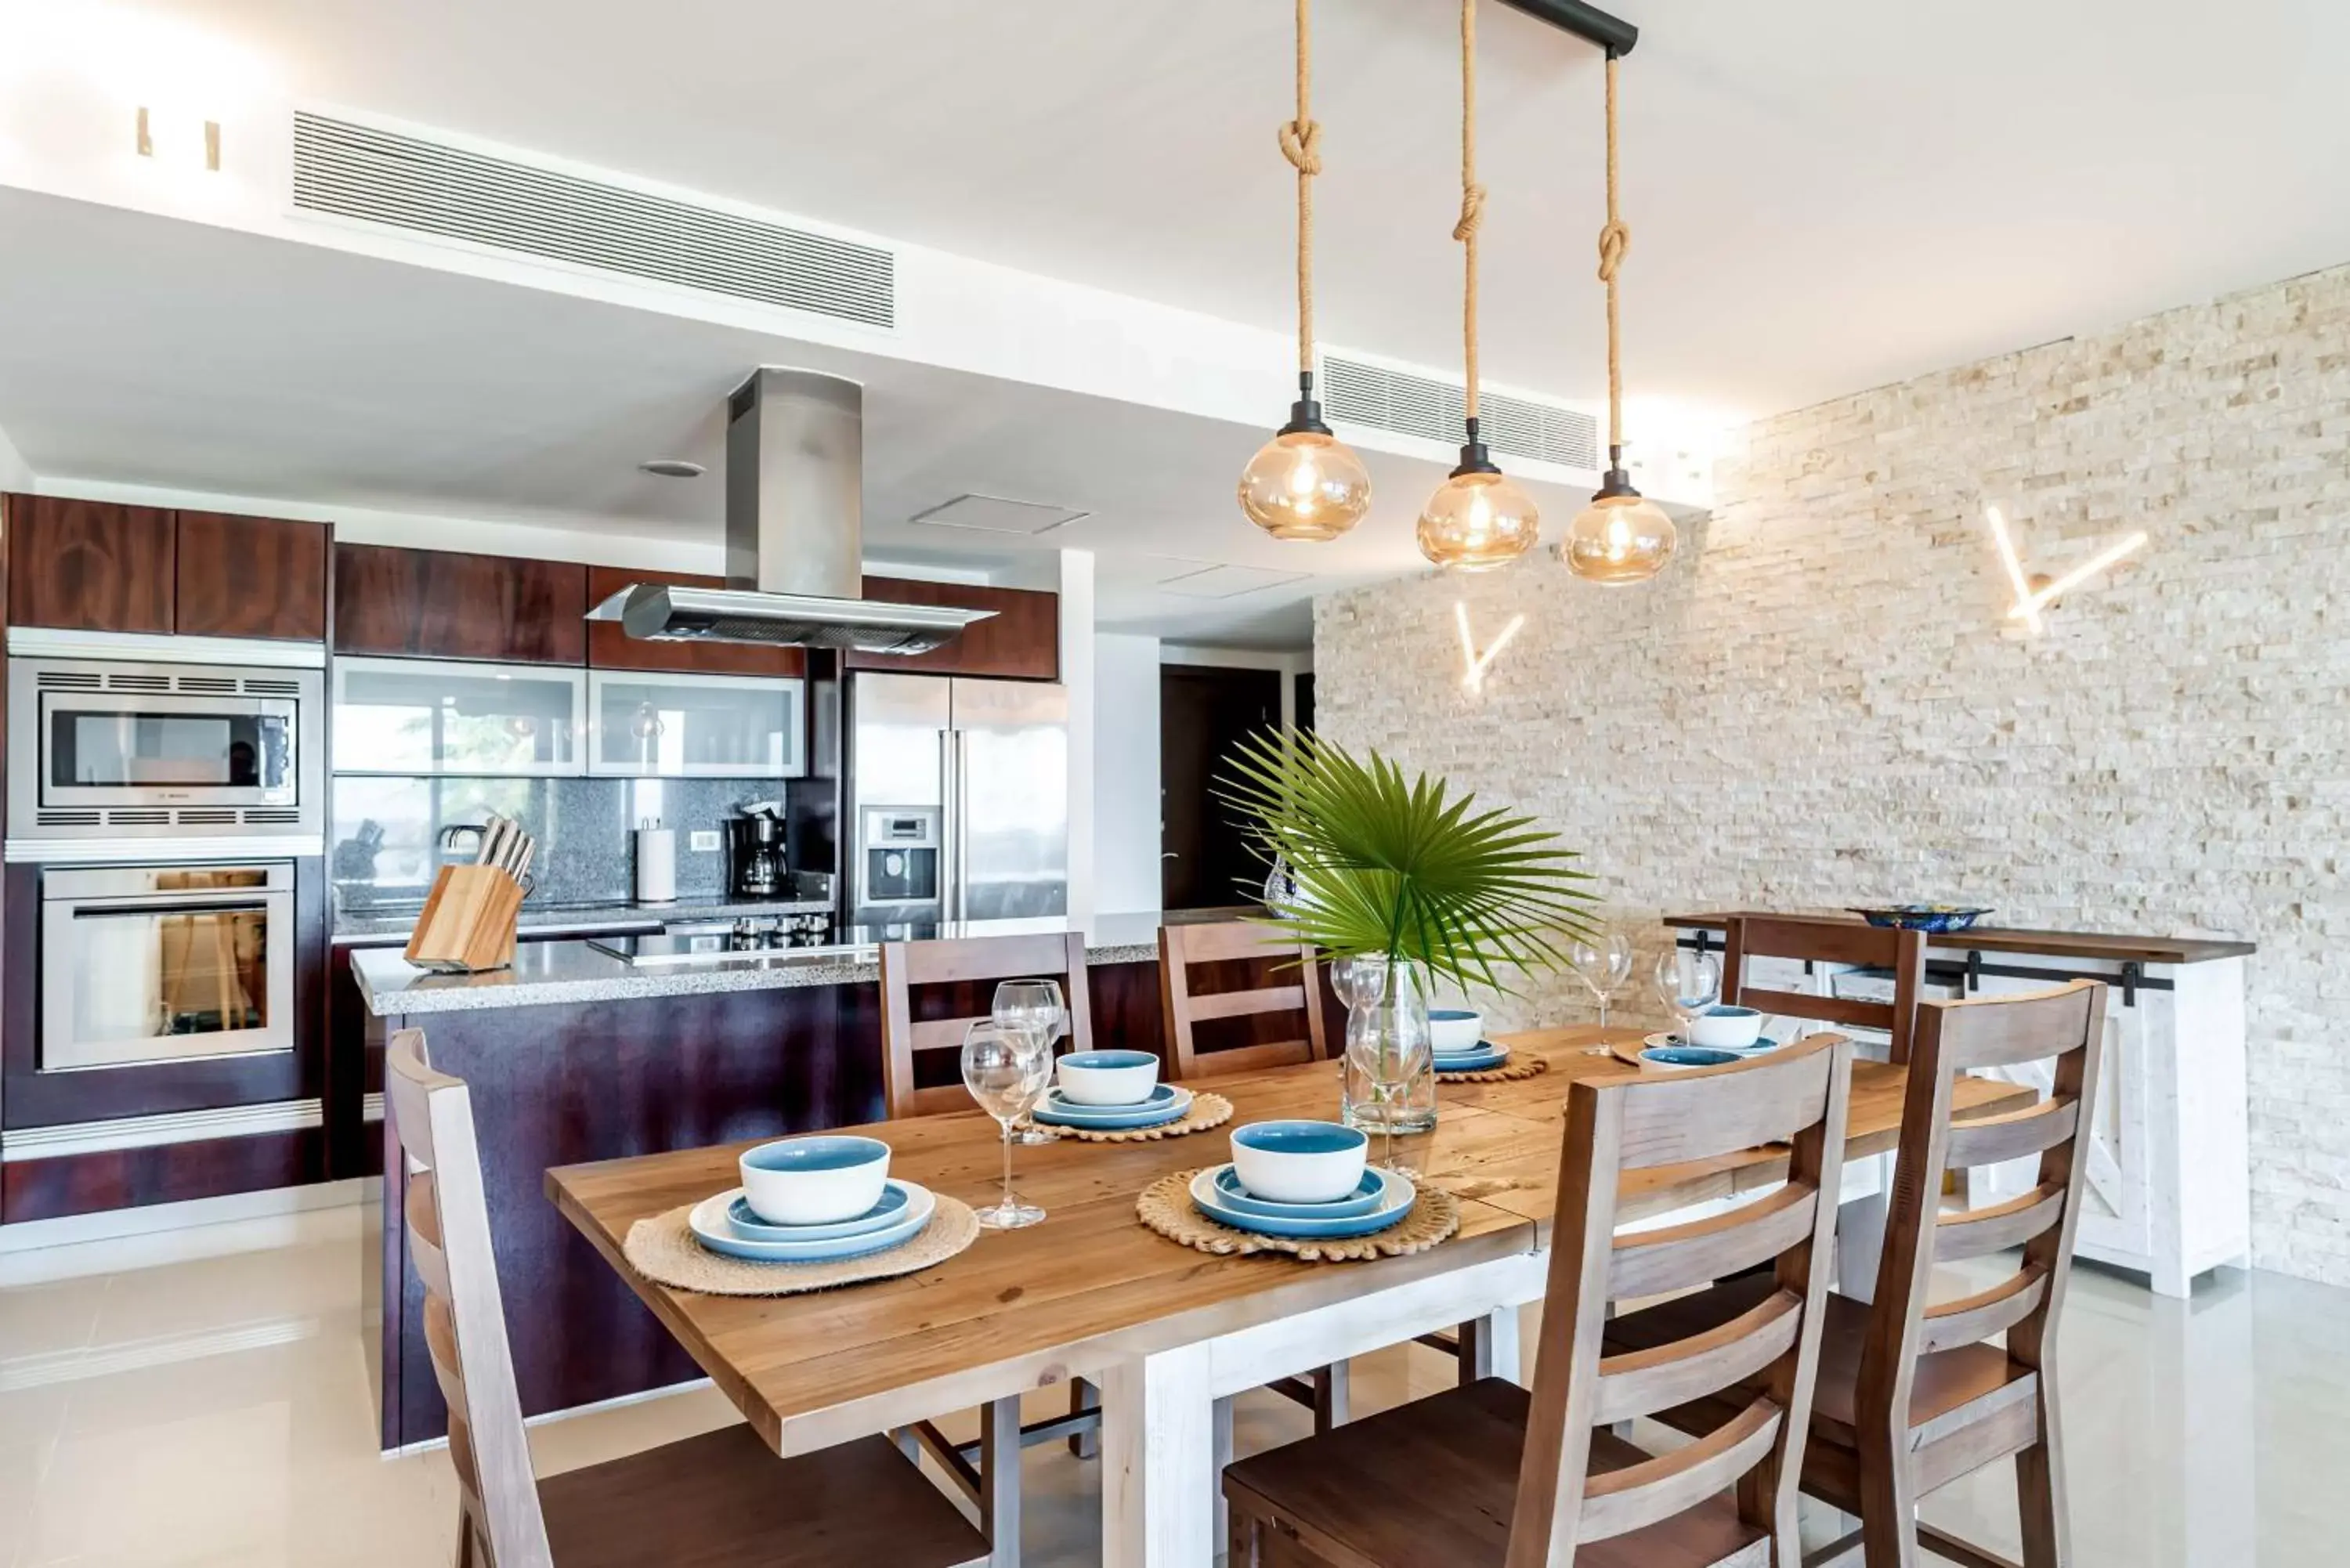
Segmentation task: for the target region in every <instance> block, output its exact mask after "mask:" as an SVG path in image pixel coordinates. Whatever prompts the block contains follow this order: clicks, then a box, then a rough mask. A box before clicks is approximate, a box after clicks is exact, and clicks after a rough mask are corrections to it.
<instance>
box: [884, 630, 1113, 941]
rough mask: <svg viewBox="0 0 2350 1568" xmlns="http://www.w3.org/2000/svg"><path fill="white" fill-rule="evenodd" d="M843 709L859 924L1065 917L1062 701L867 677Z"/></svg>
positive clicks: (1036, 687) (975, 683) (1043, 689)
mask: <svg viewBox="0 0 2350 1568" xmlns="http://www.w3.org/2000/svg"><path fill="white" fill-rule="evenodd" d="M847 707H848V726H849V728H848V767H847V773H848V783H847V792H846V794H847V800H846V801H845V803H844V805H845V806H846V808H847V819H848V839H849V844H848V851H849V853H848V866H847V870H848V877H849V888H848V898H847V904H848V909H849V919H851V920H852V921H854V922H856V923H857V924H859V925H907V924H913V925H922V924H930V923H932V922H936V921H941V920H993V919H1013V918H1018V917H1025V916H1034V915H1062V914H1066V913H1067V912H1068V908H1069V698H1068V693H1067V691H1065V690H1064V689H1063V688H1061V687H1059V686H1055V685H1051V684H1048V683H1045V682H1043V681H1035V680H971V679H967V678H964V677H962V676H945V675H889V674H877V673H875V672H874V671H871V670H858V671H856V672H854V673H853V674H851V675H850V676H849V677H848V692H847Z"/></svg>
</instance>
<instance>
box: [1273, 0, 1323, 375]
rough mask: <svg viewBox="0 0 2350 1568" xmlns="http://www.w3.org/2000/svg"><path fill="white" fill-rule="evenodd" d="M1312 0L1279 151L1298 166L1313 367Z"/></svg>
mask: <svg viewBox="0 0 2350 1568" xmlns="http://www.w3.org/2000/svg"><path fill="white" fill-rule="evenodd" d="M1313 9H1314V0H1297V118H1296V119H1293V120H1291V121H1289V122H1288V123H1287V124H1285V125H1284V126H1282V128H1281V133H1280V136H1281V155H1282V156H1283V157H1284V158H1286V159H1287V160H1289V162H1290V165H1291V166H1292V167H1293V168H1295V170H1296V171H1297V369H1298V373H1299V374H1300V375H1310V374H1312V373H1313V369H1314V177H1315V175H1316V174H1319V173H1321V172H1322V128H1321V126H1319V125H1317V124H1315V120H1314V117H1313V111H1312V99H1313V89H1314V30H1313Z"/></svg>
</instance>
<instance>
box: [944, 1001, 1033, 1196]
mask: <svg viewBox="0 0 2350 1568" xmlns="http://www.w3.org/2000/svg"><path fill="white" fill-rule="evenodd" d="M1052 1062H1053V1052H1052V1047H1051V1045H1050V1044H1048V1043H1047V1042H1046V1041H1045V1039H1044V1037H1043V1036H1041V1035H1040V1034H1038V1033H1036V1032H1035V1030H1033V1029H1006V1028H1005V1027H1003V1025H1002V1024H1000V1023H996V1022H995V1021H994V1020H993V1019H981V1020H979V1021H977V1022H975V1023H972V1026H971V1027H970V1028H968V1029H966V1030H964V1031H963V1035H962V1086H963V1087H964V1088H966V1089H969V1090H970V1091H971V1097H972V1099H974V1100H976V1101H978V1102H979V1108H980V1109H981V1110H983V1111H985V1112H986V1113H987V1114H988V1115H989V1116H993V1117H994V1118H995V1120H996V1122H997V1124H998V1125H999V1126H1001V1127H1003V1201H1002V1202H1000V1203H997V1204H994V1205H993V1206H991V1207H989V1208H986V1209H982V1210H979V1222H980V1223H981V1224H982V1225H984V1226H986V1227H987V1228H988V1229H989V1230H991V1231H1017V1230H1019V1229H1020V1228H1021V1227H1022V1226H1024V1225H1034V1224H1035V1223H1036V1222H1037V1221H1038V1220H1042V1219H1044V1218H1045V1211H1044V1210H1042V1209H1039V1208H1037V1207H1036V1206H1035V1204H1033V1203H1023V1202H1022V1201H1020V1199H1019V1198H1018V1197H1017V1196H1016V1195H1015V1194H1014V1192H1013V1190H1012V1124H1013V1123H1014V1122H1015V1121H1018V1120H1019V1119H1020V1118H1021V1117H1022V1116H1025V1115H1027V1114H1028V1112H1029V1110H1030V1109H1031V1108H1032V1107H1033V1106H1035V1104H1036V1102H1037V1100H1038V1099H1040V1098H1041V1097H1043V1096H1044V1093H1045V1080H1046V1079H1047V1078H1049V1077H1050V1076H1051V1075H1052V1070H1053V1069H1052Z"/></svg>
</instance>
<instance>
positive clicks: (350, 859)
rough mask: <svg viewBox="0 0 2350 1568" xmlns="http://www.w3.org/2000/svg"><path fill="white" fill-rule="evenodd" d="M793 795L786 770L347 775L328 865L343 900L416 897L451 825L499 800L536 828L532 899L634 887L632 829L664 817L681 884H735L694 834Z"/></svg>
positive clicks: (708, 893) (614, 896)
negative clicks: (666, 775) (670, 774)
mask: <svg viewBox="0 0 2350 1568" xmlns="http://www.w3.org/2000/svg"><path fill="white" fill-rule="evenodd" d="M783 798H784V781H783V780H781V779H772V780H768V779H609V778H559V779H531V778H442V777H431V778H380V777H360V776H358V775H351V776H338V777H337V778H336V780H335V783H334V826H333V835H334V836H333V843H332V847H331V849H330V851H329V855H328V876H329V877H330V878H331V880H332V881H333V883H334V888H335V898H336V904H337V907H338V909H349V910H354V911H356V910H361V909H369V908H371V907H374V906H376V905H380V904H400V903H408V904H413V903H417V902H419V901H421V899H422V898H423V897H424V895H425V893H426V892H427V891H428V890H429V889H430V888H431V887H432V875H433V872H434V871H435V869H437V867H439V865H440V859H439V856H438V852H437V850H436V847H435V846H436V845H437V844H438V842H439V840H440V835H441V830H442V828H443V827H450V826H458V825H461V824H465V825H470V824H474V823H479V822H481V821H482V820H483V819H484V817H486V816H488V815H490V814H491V813H492V812H495V813H497V814H498V815H502V816H508V817H513V818H515V820H517V821H519V822H520V823H521V824H522V825H523V826H524V828H525V830H527V831H528V832H529V833H530V834H531V835H532V836H534V837H536V839H537V840H538V857H537V859H536V861H535V862H534V863H533V865H532V867H531V875H532V877H534V878H536V883H537V886H536V888H535V889H534V891H533V892H532V894H531V901H532V902H533V903H534V904H536V905H538V906H541V907H545V906H547V905H555V904H589V903H610V902H618V901H623V900H626V899H628V898H632V897H633V896H634V895H635V891H636V888H635V877H636V867H635V855H634V847H635V846H634V844H633V842H632V840H631V839H630V838H629V833H630V830H631V829H633V828H635V827H636V826H639V824H640V823H641V822H643V821H644V820H645V819H647V818H658V819H659V820H660V824H661V825H662V826H665V827H672V828H675V829H676V830H677V891H678V896H679V897H680V898H703V897H712V896H716V895H719V894H722V893H723V892H724V891H725V882H726V857H725V855H724V853H723V851H718V850H712V851H708V852H703V853H696V852H695V851H693V850H692V849H691V848H690V847H689V844H690V839H689V835H690V834H691V832H692V831H693V830H694V829H696V828H716V827H717V826H719V824H720V823H722V822H723V821H724V820H725V819H726V818H727V817H729V816H732V815H734V808H735V807H736V806H738V805H747V804H749V803H750V802H753V801H765V800H773V801H780V800H782V799H783ZM467 844H468V845H469V846H470V844H471V839H470V838H469V839H468V840H467ZM461 858H462V856H461ZM796 868H797V867H795V869H796Z"/></svg>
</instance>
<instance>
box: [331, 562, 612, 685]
mask: <svg viewBox="0 0 2350 1568" xmlns="http://www.w3.org/2000/svg"><path fill="white" fill-rule="evenodd" d="M586 614H587V567H585V566H578V565H577V564H575V563H572V562H568V561H527V560H522V559H518V558H516V557H514V556H467V555H460V554H458V553H456V552H454V551H450V550H404V549H399V548H396V547H394V546H391V545H336V546H335V651H336V652H338V653H361V654H392V655H403V654H404V655H412V656H414V657H416V658H420V659H512V660H517V661H521V662H525V663H532V664H584V663H586V662H587V622H586V621H585V620H583V619H581V617H583V616H585V615H586Z"/></svg>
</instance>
